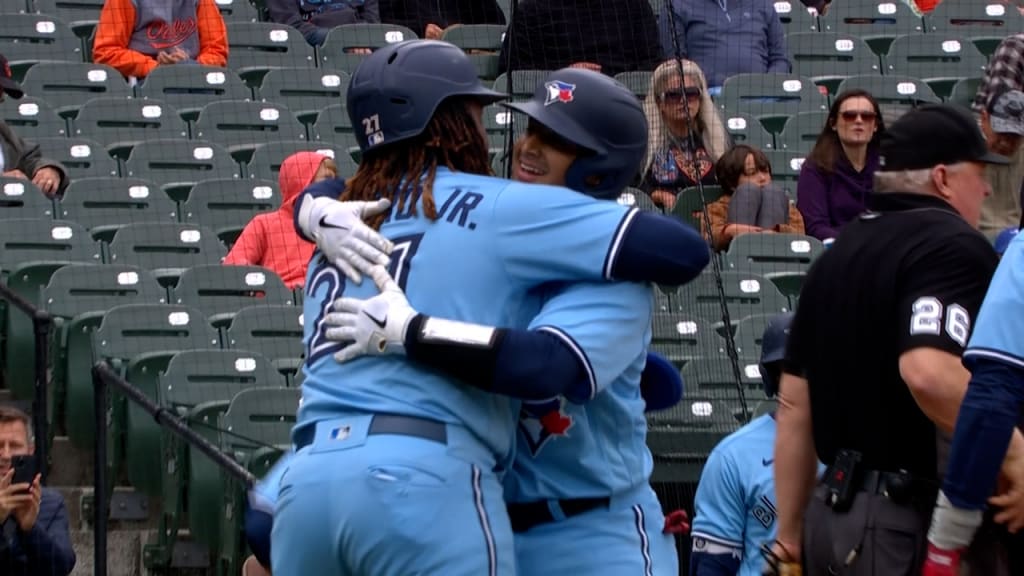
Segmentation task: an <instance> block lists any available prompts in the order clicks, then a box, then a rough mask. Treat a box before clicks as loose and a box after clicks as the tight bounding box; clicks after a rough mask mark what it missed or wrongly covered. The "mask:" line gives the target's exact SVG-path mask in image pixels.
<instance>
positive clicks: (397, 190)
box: [341, 98, 491, 230]
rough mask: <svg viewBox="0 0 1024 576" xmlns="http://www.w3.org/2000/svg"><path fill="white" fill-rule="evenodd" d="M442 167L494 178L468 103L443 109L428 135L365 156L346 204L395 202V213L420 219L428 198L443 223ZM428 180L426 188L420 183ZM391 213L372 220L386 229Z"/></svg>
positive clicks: (431, 213) (452, 101)
mask: <svg viewBox="0 0 1024 576" xmlns="http://www.w3.org/2000/svg"><path fill="white" fill-rule="evenodd" d="M439 166H444V167H447V168H448V169H449V170H453V171H456V172H467V173H470V174H482V175H490V174H491V166H490V163H489V162H488V151H487V141H486V140H485V139H484V137H483V134H481V133H480V129H479V128H478V127H477V123H476V121H475V120H474V119H473V117H472V116H471V115H470V113H469V111H468V110H467V109H466V100H465V99H464V98H449V99H447V100H445V101H443V102H441V104H440V105H439V106H438V107H437V110H436V111H435V112H434V116H433V117H432V118H431V119H430V123H429V124H428V125H427V128H426V130H424V131H423V133H422V134H420V135H418V136H416V137H414V138H409V139H408V140H403V141H401V142H396V143H395V144H393V145H390V146H384V147H382V148H380V149H377V150H372V151H370V152H369V153H368V154H366V155H364V156H363V159H362V162H360V164H359V169H358V170H357V171H356V174H355V176H353V177H352V178H351V179H350V180H349V181H348V182H347V183H346V184H345V192H343V193H342V195H341V200H343V201H348V200H368V201H369V200H377V199H378V198H388V199H390V200H391V210H399V211H402V212H404V211H405V205H406V203H407V202H411V203H412V205H411V206H410V208H411V210H410V213H411V214H412V215H414V216H416V215H417V212H416V203H417V202H418V201H419V200H420V198H422V199H423V212H424V214H425V215H426V217H427V218H430V219H431V220H435V219H437V206H436V205H435V204H434V190H433V189H434V176H435V174H436V173H437V168H438V167H439ZM420 175H422V177H423V179H422V184H421V181H420V178H419V177H420ZM386 217H387V214H380V215H377V216H374V217H373V218H371V219H369V220H367V222H366V223H367V224H368V225H369V226H370V227H372V228H373V229H375V230H379V229H380V225H381V223H383V222H384V219H385V218H386Z"/></svg>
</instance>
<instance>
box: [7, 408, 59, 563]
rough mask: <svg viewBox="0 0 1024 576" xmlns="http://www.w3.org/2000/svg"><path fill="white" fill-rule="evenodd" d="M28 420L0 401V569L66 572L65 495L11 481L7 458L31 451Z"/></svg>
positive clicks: (32, 449) (19, 411)
mask: <svg viewBox="0 0 1024 576" xmlns="http://www.w3.org/2000/svg"><path fill="white" fill-rule="evenodd" d="M31 430H32V423H31V419H30V418H29V417H28V415H27V414H25V413H24V412H22V411H21V410H18V409H16V408H10V407H6V406H0V574H3V575H4V576H67V575H68V574H70V573H71V570H72V569H73V568H74V567H75V551H74V549H73V548H72V547H71V536H70V533H69V531H68V512H67V509H66V508H65V506H64V498H62V497H61V495H60V494H59V493H58V492H57V491H56V490H51V489H50V488H43V487H42V486H41V485H40V483H39V482H40V480H39V475H38V474H36V477H35V480H34V481H33V482H32V483H31V484H24V483H18V484H12V483H11V479H12V478H13V475H14V469H13V468H12V466H11V459H12V458H13V457H15V456H27V455H30V454H32V453H33V452H34V451H35V446H34V445H33V442H32V432H31Z"/></svg>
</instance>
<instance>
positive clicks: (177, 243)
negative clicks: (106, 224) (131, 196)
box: [107, 222, 227, 280]
mask: <svg viewBox="0 0 1024 576" xmlns="http://www.w3.org/2000/svg"><path fill="white" fill-rule="evenodd" d="M226 255H227V250H226V249H225V248H224V245H223V244H221V243H220V240H218V239H217V236H216V235H215V234H214V233H213V231H211V230H210V229H209V228H205V227H203V226H196V225H194V224H177V223H172V222H167V223H164V222H136V223H132V224H128V225H126V226H122V227H121V228H120V229H118V231H117V232H115V233H114V239H113V240H112V241H111V242H110V244H109V246H108V250H107V257H108V260H109V262H110V263H111V264H134V265H136V266H142V267H143V268H147V269H149V270H151V271H153V273H154V275H156V277H157V279H168V280H171V279H174V278H177V277H178V276H180V274H181V272H182V271H183V270H185V269H186V268H190V267H192V266H195V265H197V264H216V263H219V262H220V261H221V259H223V258H224V256H226Z"/></svg>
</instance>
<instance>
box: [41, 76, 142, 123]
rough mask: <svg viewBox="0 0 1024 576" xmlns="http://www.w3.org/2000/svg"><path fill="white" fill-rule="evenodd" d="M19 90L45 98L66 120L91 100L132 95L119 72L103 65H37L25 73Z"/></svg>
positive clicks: (121, 97)
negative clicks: (22, 89)
mask: <svg viewBox="0 0 1024 576" xmlns="http://www.w3.org/2000/svg"><path fill="white" fill-rule="evenodd" d="M22 87H23V88H24V89H25V93H26V94H30V95H36V96H39V97H42V98H45V99H46V101H47V102H48V103H49V104H50V106H53V108H54V110H56V111H57V113H58V114H60V115H61V116H65V117H71V116H74V114H75V113H76V112H77V111H78V109H79V108H81V106H82V105H83V104H85V103H86V102H87V101H89V100H91V99H93V98H101V97H107V98H118V99H120V100H122V102H123V101H124V100H126V99H128V98H129V97H131V95H132V90H131V88H129V87H128V83H127V82H125V80H124V77H123V76H121V73H120V72H118V71H117V70H114V69H113V68H111V67H110V66H104V65H102V64H82V63H73V62H45V63H42V64H36V65H35V66H33V67H32V68H30V69H29V71H28V72H26V73H25V83H24V85H23V86H22ZM125 104H127V103H125Z"/></svg>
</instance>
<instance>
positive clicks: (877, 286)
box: [772, 105, 1024, 576]
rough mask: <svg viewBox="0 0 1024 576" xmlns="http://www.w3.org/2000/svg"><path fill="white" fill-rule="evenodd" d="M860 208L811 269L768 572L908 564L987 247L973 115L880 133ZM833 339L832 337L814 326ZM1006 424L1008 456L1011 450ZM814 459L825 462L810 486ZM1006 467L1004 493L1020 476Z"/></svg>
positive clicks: (959, 378)
mask: <svg viewBox="0 0 1024 576" xmlns="http://www.w3.org/2000/svg"><path fill="white" fill-rule="evenodd" d="M881 154H882V158H883V166H882V169H881V170H880V171H879V172H877V173H876V175H875V188H874V195H873V197H872V199H871V210H869V211H868V212H865V213H864V214H862V215H861V216H860V217H858V218H857V219H856V220H854V221H852V222H851V223H849V224H848V225H847V226H846V228H844V229H843V233H842V234H841V235H840V236H839V238H838V240H837V241H836V243H835V244H834V245H833V247H832V248H831V249H830V250H829V251H828V252H826V253H825V254H824V255H822V256H821V257H820V258H819V259H818V260H817V261H816V262H815V263H814V265H813V266H812V267H811V270H810V272H809V274H808V276H807V279H806V281H805V283H804V287H803V290H802V292H801V297H800V306H799V308H798V309H797V311H796V315H795V317H794V320H793V324H792V327H791V335H790V338H789V342H788V346H787V353H786V359H785V364H784V373H783V376H782V381H781V391H780V402H779V411H778V432H777V436H776V443H775V486H776V499H777V500H776V501H777V505H778V512H779V516H778V536H777V539H776V543H775V544H774V546H773V548H772V551H773V553H774V555H775V556H777V557H778V559H779V560H781V563H780V564H779V572H781V573H786V572H790V573H792V572H793V568H794V567H796V570H797V572H796V573H799V572H798V570H799V566H800V564H799V563H800V559H801V558H803V563H804V568H805V570H806V572H807V573H808V574H812V575H819V574H845V575H848V576H861V575H876V574H877V575H888V574H916V573H918V572H919V571H920V569H921V566H922V564H923V563H924V560H925V551H926V547H927V546H926V537H925V536H926V531H927V527H928V522H929V519H930V516H931V512H932V508H933V504H934V501H935V495H936V493H937V491H938V482H937V478H938V472H939V471H938V470H937V456H938V455H937V449H936V446H937V440H936V428H939V429H941V430H944V431H951V430H952V427H953V424H954V422H955V420H956V417H957V411H958V409H959V406H960V400H961V398H962V397H963V394H964V391H965V389H966V386H967V381H968V374H967V372H966V370H965V369H964V368H963V366H962V364H961V359H960V354H961V352H962V350H963V348H964V346H965V345H966V344H967V338H968V336H969V334H970V329H971V323H972V319H973V318H974V317H975V315H976V314H977V311H978V308H979V307H980V305H981V300H982V298H983V296H984V293H985V288H986V286H987V285H988V282H989V279H990V278H991V275H992V272H993V271H994V269H995V266H996V256H995V253H994V251H993V249H992V246H991V245H990V244H989V243H988V242H987V241H986V240H985V238H984V237H983V236H982V235H981V234H980V233H979V232H978V231H977V230H976V228H975V226H976V225H977V222H978V219H979V213H980V208H981V204H982V202H983V201H984V199H985V197H986V196H988V195H989V194H990V193H991V189H990V187H989V186H988V183H987V182H986V181H985V178H984V170H985V164H986V163H1005V162H1006V158H1004V157H1001V156H998V155H995V154H992V153H990V152H989V151H988V150H987V148H986V145H985V141H984V139H983V138H982V136H981V133H980V132H979V130H978V128H977V126H976V123H975V122H974V120H973V119H972V118H971V117H970V115H969V114H968V113H967V112H966V111H964V110H961V109H959V108H957V107H954V106H948V105H925V106H921V107H919V108H917V109H915V110H912V111H910V112H908V113H907V114H906V115H904V116H903V117H901V118H900V119H899V120H897V121H896V122H895V123H894V124H893V125H892V126H890V127H889V129H888V130H887V132H886V134H885V135H884V136H883V137H882V141H881ZM826 335H829V336H831V337H825V336H826ZM1022 448H1024V438H1022V437H1021V436H1020V435H1019V434H1017V435H1016V436H1015V438H1014V441H1013V443H1012V448H1011V454H1013V455H1016V454H1020V453H1021V449H1022ZM815 455H817V456H818V459H819V460H821V461H822V462H825V463H826V464H828V469H827V471H826V473H825V476H824V478H823V480H822V482H821V483H820V484H819V485H818V486H817V487H816V488H815V486H814V484H815V475H814V469H815V466H814V460H815V458H814V457H815ZM1013 462H1015V459H1014V457H1010V458H1008V459H1007V460H1006V461H1005V462H1004V472H1007V473H1008V474H1009V476H1010V480H1011V481H1012V485H1013V487H1014V488H1015V489H1019V487H1020V486H1022V485H1024V484H1022V483H1024V474H1021V473H1020V471H1019V470H1014V466H1013Z"/></svg>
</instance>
